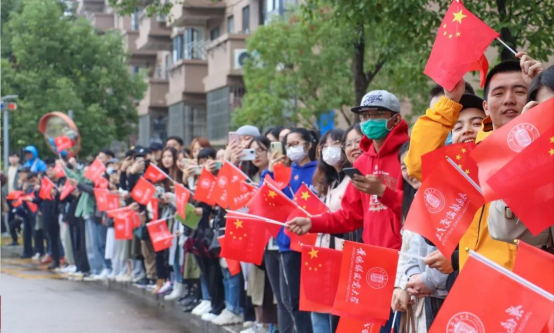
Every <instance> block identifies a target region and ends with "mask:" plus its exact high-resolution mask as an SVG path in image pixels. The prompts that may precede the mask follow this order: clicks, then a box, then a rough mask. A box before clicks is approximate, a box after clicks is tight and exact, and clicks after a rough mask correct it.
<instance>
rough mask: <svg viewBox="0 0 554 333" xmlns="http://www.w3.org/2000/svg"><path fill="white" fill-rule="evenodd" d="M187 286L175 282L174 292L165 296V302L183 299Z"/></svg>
mask: <svg viewBox="0 0 554 333" xmlns="http://www.w3.org/2000/svg"><path fill="white" fill-rule="evenodd" d="M185 292H186V290H185V286H184V285H183V284H182V283H177V282H175V285H174V286H173V291H172V292H171V294H169V295H166V296H164V301H168V302H169V301H176V300H178V299H179V298H181V297H183V296H184V294H185Z"/></svg>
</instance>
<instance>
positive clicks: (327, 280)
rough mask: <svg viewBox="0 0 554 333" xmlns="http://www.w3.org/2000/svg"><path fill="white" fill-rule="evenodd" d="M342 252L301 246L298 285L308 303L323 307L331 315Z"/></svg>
mask: <svg viewBox="0 0 554 333" xmlns="http://www.w3.org/2000/svg"><path fill="white" fill-rule="evenodd" d="M341 262H342V252H341V251H338V250H334V249H327V248H322V247H314V246H306V245H304V246H302V266H301V267H302V268H301V274H300V283H301V284H302V287H303V290H304V293H303V295H300V296H301V297H302V296H304V297H305V298H306V300H308V301H309V302H313V303H317V304H319V305H322V306H324V307H325V308H326V309H327V311H326V313H331V311H332V309H333V303H334V301H335V296H336V294H337V288H338V284H339V275H340V268H341Z"/></svg>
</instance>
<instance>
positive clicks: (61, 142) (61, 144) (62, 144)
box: [54, 135, 73, 152]
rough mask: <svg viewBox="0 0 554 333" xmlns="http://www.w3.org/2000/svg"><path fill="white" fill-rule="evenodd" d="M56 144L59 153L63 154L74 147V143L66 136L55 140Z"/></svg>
mask: <svg viewBox="0 0 554 333" xmlns="http://www.w3.org/2000/svg"><path fill="white" fill-rule="evenodd" d="M54 144H55V145H56V150H57V151H58V152H62V151H64V150H67V149H70V148H71V147H73V141H71V139H70V138H68V137H67V136H65V135H63V136H58V137H57V138H54Z"/></svg>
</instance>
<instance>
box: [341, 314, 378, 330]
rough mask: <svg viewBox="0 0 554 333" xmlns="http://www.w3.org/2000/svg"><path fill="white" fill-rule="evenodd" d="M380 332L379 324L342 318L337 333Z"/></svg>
mask: <svg viewBox="0 0 554 333" xmlns="http://www.w3.org/2000/svg"><path fill="white" fill-rule="evenodd" d="M380 330H381V325H379V324H376V323H371V322H366V321H359V320H356V319H351V318H347V317H341V318H340V320H339V326H338V327H337V331H336V332H335V333H379V331H380Z"/></svg>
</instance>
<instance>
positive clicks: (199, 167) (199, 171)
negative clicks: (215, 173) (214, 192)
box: [194, 165, 204, 176]
mask: <svg viewBox="0 0 554 333" xmlns="http://www.w3.org/2000/svg"><path fill="white" fill-rule="evenodd" d="M203 168H204V167H202V166H200V165H197V166H196V168H194V174H195V175H197V176H199V175H201V174H202V169H203Z"/></svg>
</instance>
